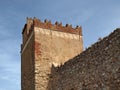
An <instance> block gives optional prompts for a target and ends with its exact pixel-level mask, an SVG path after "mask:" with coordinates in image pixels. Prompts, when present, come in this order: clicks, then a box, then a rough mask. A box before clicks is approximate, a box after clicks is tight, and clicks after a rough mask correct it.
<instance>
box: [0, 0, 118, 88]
mask: <svg viewBox="0 0 120 90" xmlns="http://www.w3.org/2000/svg"><path fill="white" fill-rule="evenodd" d="M34 16H35V17H37V18H39V19H41V20H42V21H43V20H44V19H48V20H51V21H52V23H54V22H55V21H59V22H62V23H63V25H65V24H66V23H69V24H72V25H73V27H75V26H76V25H80V26H82V29H83V40H84V47H85V48H86V47H88V46H90V45H91V44H93V43H94V42H96V41H97V40H98V38H99V37H104V36H106V35H108V34H109V33H110V32H112V31H113V30H114V29H116V28H118V27H120V0H0V47H1V48H0V90H20V87H21V86H20V83H21V82H20V79H21V78H20V77H21V76H20V74H21V73H20V65H21V61H20V44H21V42H22V40H21V36H22V35H21V32H22V28H23V26H24V24H25V22H26V17H34Z"/></svg>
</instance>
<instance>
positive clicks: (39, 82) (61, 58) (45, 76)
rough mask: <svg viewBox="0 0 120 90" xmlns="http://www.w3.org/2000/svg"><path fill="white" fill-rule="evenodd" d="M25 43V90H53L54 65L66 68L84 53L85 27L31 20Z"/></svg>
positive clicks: (26, 30) (23, 58) (22, 51)
mask: <svg viewBox="0 0 120 90" xmlns="http://www.w3.org/2000/svg"><path fill="white" fill-rule="evenodd" d="M22 40H23V41H22V45H21V78H22V81H21V85H22V87H21V88H22V90H49V88H48V81H49V79H50V74H51V67H52V65H54V66H59V65H61V64H64V63H65V62H66V61H68V60H69V59H71V58H72V57H74V56H76V55H78V54H79V53H80V52H82V51H83V41H82V29H81V27H79V26H77V27H76V28H72V26H71V25H69V24H66V26H62V23H58V22H56V23H55V24H51V22H50V21H48V20H45V21H44V22H41V21H40V20H39V19H37V18H33V19H32V18H27V22H26V24H25V25H24V28H23V31H22Z"/></svg>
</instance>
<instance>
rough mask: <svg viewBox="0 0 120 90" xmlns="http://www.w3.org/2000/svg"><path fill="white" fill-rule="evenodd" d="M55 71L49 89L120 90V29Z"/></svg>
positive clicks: (51, 76) (53, 70) (53, 69)
mask: <svg viewBox="0 0 120 90" xmlns="http://www.w3.org/2000/svg"><path fill="white" fill-rule="evenodd" d="M51 70H52V74H51V75H50V78H51V79H50V81H49V84H48V86H49V90H120V29H119V28H118V29H116V30H115V31H114V32H113V33H111V34H110V35H109V36H107V37H105V38H103V39H102V40H100V41H98V42H97V43H95V44H94V45H92V46H91V47H89V48H88V49H87V50H85V51H84V52H82V53H81V54H80V55H78V56H76V57H74V58H73V59H71V60H69V61H67V62H66V63H65V64H64V65H62V66H60V67H54V66H53V67H52V69H51Z"/></svg>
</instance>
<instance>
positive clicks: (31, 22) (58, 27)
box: [22, 17, 82, 36]
mask: <svg viewBox="0 0 120 90" xmlns="http://www.w3.org/2000/svg"><path fill="white" fill-rule="evenodd" d="M26 26H29V29H30V28H31V27H40V28H43V29H50V30H55V31H59V32H66V33H71V34H78V35H80V36H82V27H81V26H76V27H75V28H73V27H72V25H69V24H66V25H65V26H63V25H62V23H59V22H58V21H56V22H55V24H52V23H51V21H49V20H47V19H45V20H44V22H42V21H41V20H40V19H37V18H36V17H34V18H27V23H26V24H25V26H24V29H23V32H22V33H24V31H25V28H26Z"/></svg>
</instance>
